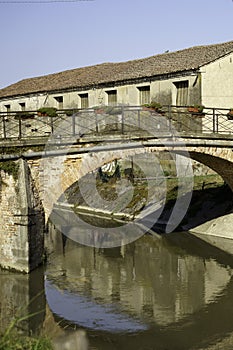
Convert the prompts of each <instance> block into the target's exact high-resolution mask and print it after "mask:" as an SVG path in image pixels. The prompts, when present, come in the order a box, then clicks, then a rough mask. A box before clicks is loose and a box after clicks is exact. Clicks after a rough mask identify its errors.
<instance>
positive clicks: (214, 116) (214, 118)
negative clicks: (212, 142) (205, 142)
mask: <svg viewBox="0 0 233 350" xmlns="http://www.w3.org/2000/svg"><path fill="white" fill-rule="evenodd" d="M215 124H216V114H215V108H213V133H215V132H216V128H215Z"/></svg>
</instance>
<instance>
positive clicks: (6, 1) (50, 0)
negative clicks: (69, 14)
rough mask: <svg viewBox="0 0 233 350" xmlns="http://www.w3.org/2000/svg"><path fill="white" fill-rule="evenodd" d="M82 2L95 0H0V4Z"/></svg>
mask: <svg viewBox="0 0 233 350" xmlns="http://www.w3.org/2000/svg"><path fill="white" fill-rule="evenodd" d="M81 1H82V2H84V1H95V0H35V1H32V0H19V1H17V0H0V4H49V3H54V2H63V3H66V2H67V3H69V2H81Z"/></svg>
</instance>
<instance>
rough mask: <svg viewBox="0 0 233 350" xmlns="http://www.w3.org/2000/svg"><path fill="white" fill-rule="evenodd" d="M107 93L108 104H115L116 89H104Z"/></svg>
mask: <svg viewBox="0 0 233 350" xmlns="http://www.w3.org/2000/svg"><path fill="white" fill-rule="evenodd" d="M106 93H107V94H108V105H109V106H115V105H116V104H117V90H109V91H106Z"/></svg>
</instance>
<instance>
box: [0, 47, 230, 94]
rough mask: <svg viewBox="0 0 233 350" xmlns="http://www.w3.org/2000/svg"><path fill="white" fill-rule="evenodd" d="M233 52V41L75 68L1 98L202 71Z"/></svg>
mask: <svg viewBox="0 0 233 350" xmlns="http://www.w3.org/2000/svg"><path fill="white" fill-rule="evenodd" d="M230 52H233V41H229V42H226V43H222V44H215V45H207V46H194V47H191V48H188V49H184V50H179V51H176V52H168V53H163V54H159V55H155V56H151V57H148V58H142V59H137V60H132V61H127V62H120V63H103V64H98V65H95V66H88V67H82V68H76V69H71V70H67V71H63V72H60V73H54V74H49V75H45V76H41V77H35V78H29V79H24V80H21V81H19V82H17V83H15V84H12V85H10V86H8V87H6V88H3V89H1V90H0V98H3V97H10V96H17V95H26V94H30V93H37V92H38V93H39V92H49V91H59V90H65V89H72V88H80V89H81V88H89V87H91V86H93V87H97V86H98V85H100V84H107V83H113V85H114V82H121V81H127V80H133V79H140V78H144V77H152V76H157V75H163V74H172V73H176V72H182V71H189V70H193V69H198V68H199V67H201V66H204V65H206V64H208V63H210V62H213V61H215V60H216V59H218V58H220V57H223V56H225V55H226V54H228V53H230Z"/></svg>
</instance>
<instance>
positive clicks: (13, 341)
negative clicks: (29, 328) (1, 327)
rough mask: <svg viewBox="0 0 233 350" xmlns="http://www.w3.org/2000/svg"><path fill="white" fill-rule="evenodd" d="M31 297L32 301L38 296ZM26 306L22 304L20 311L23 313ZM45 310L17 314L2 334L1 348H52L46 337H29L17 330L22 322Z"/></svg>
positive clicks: (45, 349)
mask: <svg viewBox="0 0 233 350" xmlns="http://www.w3.org/2000/svg"><path fill="white" fill-rule="evenodd" d="M36 297H37V296H35V297H34V298H32V299H31V301H30V303H31V302H32V301H33V300H34V299H35V298H36ZM24 309H25V306H22V307H21V308H20V310H19V311H18V313H22V312H23V310H24ZM41 312H43V310H42V311H38V312H35V313H32V314H28V315H25V316H19V315H16V316H15V317H14V318H13V320H12V321H11V323H10V324H9V326H8V328H7V329H6V330H5V332H4V333H2V334H0V350H52V349H53V347H52V345H51V342H50V340H49V339H47V338H46V337H38V338H35V337H29V336H25V335H23V334H21V333H19V332H18V331H17V330H18V328H19V327H20V323H21V322H23V321H25V320H28V319H29V318H31V317H33V316H36V315H37V314H39V313H41Z"/></svg>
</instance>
